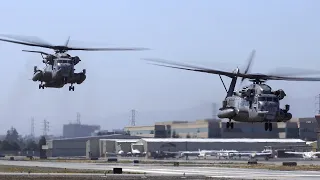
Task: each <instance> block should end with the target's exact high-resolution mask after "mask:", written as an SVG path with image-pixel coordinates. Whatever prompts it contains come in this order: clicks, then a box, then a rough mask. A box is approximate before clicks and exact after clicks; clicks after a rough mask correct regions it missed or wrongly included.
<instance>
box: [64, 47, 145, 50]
mask: <svg viewBox="0 0 320 180" xmlns="http://www.w3.org/2000/svg"><path fill="white" fill-rule="evenodd" d="M65 50H72V51H76V50H78V51H143V50H150V49H148V48H134V47H133V48H80V47H65Z"/></svg>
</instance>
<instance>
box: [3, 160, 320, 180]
mask: <svg viewBox="0 0 320 180" xmlns="http://www.w3.org/2000/svg"><path fill="white" fill-rule="evenodd" d="M0 164H1V165H15V166H38V167H55V168H69V169H93V170H112V169H113V168H114V167H121V168H122V169H123V171H126V172H145V173H146V174H147V176H148V175H149V174H150V175H164V176H172V175H173V176H184V175H185V176H189V175H193V176H194V175H205V176H207V177H215V178H219V177H221V178H237V179H239V178H241V179H290V180H293V179H299V180H300V179H301V180H302V179H303V180H308V179H320V172H317V171H275V170H264V169H241V168H223V167H183V166H178V167H174V166H160V165H151V164H139V165H133V164H128V163H126V164H125V163H119V164H116V165H115V164H113V165H110V164H103V163H97V164H95V163H66V162H39V161H7V160H0Z"/></svg>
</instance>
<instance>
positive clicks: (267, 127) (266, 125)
mask: <svg viewBox="0 0 320 180" xmlns="http://www.w3.org/2000/svg"><path fill="white" fill-rule="evenodd" d="M268 129H269V123H264V130H265V131H268Z"/></svg>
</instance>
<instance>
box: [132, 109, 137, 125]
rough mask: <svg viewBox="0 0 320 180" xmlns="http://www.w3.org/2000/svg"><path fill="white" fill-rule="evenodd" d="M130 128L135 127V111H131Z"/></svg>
mask: <svg viewBox="0 0 320 180" xmlns="http://www.w3.org/2000/svg"><path fill="white" fill-rule="evenodd" d="M131 126H136V110H134V109H132V110H131Z"/></svg>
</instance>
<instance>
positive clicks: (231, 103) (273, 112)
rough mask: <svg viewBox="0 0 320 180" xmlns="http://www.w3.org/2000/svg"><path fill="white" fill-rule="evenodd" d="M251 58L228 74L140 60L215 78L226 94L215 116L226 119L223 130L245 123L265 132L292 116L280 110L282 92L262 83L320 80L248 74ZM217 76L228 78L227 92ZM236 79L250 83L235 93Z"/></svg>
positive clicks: (151, 60) (201, 68)
mask: <svg viewBox="0 0 320 180" xmlns="http://www.w3.org/2000/svg"><path fill="white" fill-rule="evenodd" d="M254 55H255V50H253V51H252V53H251V55H250V57H249V60H248V64H247V67H246V69H245V71H244V72H240V69H239V68H238V67H237V68H236V69H235V70H234V71H232V72H227V71H221V70H216V69H211V68H204V67H200V66H196V65H190V64H185V63H178V62H173V61H167V60H163V59H152V58H143V60H146V61H149V62H152V63H150V64H152V65H157V66H162V67H167V68H174V69H180V70H187V71H194V72H202V73H209V74H217V75H219V77H220V80H221V82H222V84H223V86H224V89H225V91H226V93H227V95H226V97H225V98H224V100H223V102H222V107H221V108H219V113H218V117H219V118H220V119H229V121H228V122H227V123H226V128H227V129H229V128H230V129H233V128H234V123H233V121H237V122H248V123H263V122H264V123H265V126H264V129H265V131H268V130H269V131H272V123H275V122H287V121H289V120H290V119H291V118H292V114H291V113H290V112H289V110H290V105H288V104H286V105H285V107H284V108H280V101H281V100H282V99H283V98H284V97H285V96H286V93H285V92H284V90H282V89H278V90H273V89H272V88H271V87H270V86H269V85H267V84H266V83H265V82H266V81H267V80H284V81H320V77H293V76H292V75H293V74H290V73H289V74H287V75H286V76H284V75H276V74H273V75H268V74H260V73H248V71H249V69H250V66H251V63H252V60H253V58H254ZM318 73H319V71H306V72H304V73H303V72H300V74H318ZM221 76H226V77H229V78H231V83H230V85H229V89H227V88H226V85H225V83H224V81H223V79H222V77H221ZM238 77H240V78H242V79H241V83H242V82H243V81H244V80H245V79H248V80H249V81H251V82H252V84H250V85H248V86H243V87H242V88H240V89H239V90H236V91H235V86H236V82H237V79H238Z"/></svg>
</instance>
